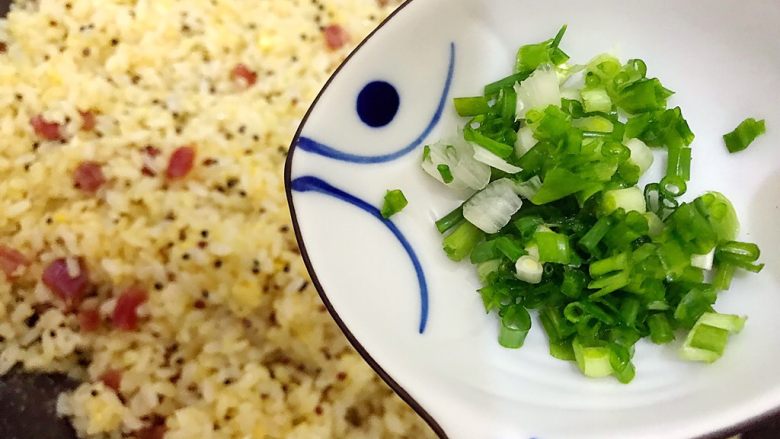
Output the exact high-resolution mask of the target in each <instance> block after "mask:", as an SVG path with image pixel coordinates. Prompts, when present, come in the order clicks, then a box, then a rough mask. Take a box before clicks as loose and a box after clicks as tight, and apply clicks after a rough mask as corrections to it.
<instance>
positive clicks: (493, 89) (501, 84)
mask: <svg viewBox="0 0 780 439" xmlns="http://www.w3.org/2000/svg"><path fill="white" fill-rule="evenodd" d="M531 73H533V70H529V71H527V72H519V73H514V74H511V75H509V76H507V77H505V78H502V79H499V80H498V81H496V82H491V83H490V84H488V85H486V86H485V96H491V95H495V94H498V92H500V91H501V89H504V88H507V87H513V86H514V85H515V84H517V83H518V82H523V81H525V80H526V79H527V78H528V77H529V76H531Z"/></svg>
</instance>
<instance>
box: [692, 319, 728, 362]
mask: <svg viewBox="0 0 780 439" xmlns="http://www.w3.org/2000/svg"><path fill="white" fill-rule="evenodd" d="M691 332H693V337H691V341H690V343H689V345H690V346H691V347H694V348H697V349H704V350H707V351H712V352H715V353H716V354H718V355H723V350H724V349H725V348H726V342H728V339H729V331H726V330H725V329H721V328H716V327H714V326H710V325H706V324H700V325H697V326H696V328H695V329H694V330H693V331H691Z"/></svg>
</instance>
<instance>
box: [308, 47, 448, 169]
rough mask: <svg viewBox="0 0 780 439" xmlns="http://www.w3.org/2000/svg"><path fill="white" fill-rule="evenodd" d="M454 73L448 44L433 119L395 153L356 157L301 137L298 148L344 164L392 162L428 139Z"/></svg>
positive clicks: (439, 113)
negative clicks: (445, 68) (444, 76)
mask: <svg viewBox="0 0 780 439" xmlns="http://www.w3.org/2000/svg"><path fill="white" fill-rule="evenodd" d="M454 72H455V43H454V42H451V43H450V64H449V67H447V79H446V80H445V81H444V90H442V92H441V97H440V98H439V105H438V106H437V107H436V111H435V112H434V113H433V117H432V118H431V121H430V122H429V123H428V126H426V127H425V129H424V130H423V131H422V133H420V135H419V136H417V138H416V139H414V140H413V141H412V143H410V144H408V145H406V146H405V147H403V148H401V149H399V150H398V151H396V152H392V153H389V154H383V155H358V154H352V153H348V152H344V151H341V150H338V149H336V148H333V147H331V146H328V145H325V144H324V143H320V142H317V141H316V140H313V139H310V138H308V137H304V136H301V137H299V138H298V144H297V146H298V148H300V149H302V150H304V151H307V152H310V153H312V154H319V155H321V156H323V157H328V158H331V159H334V160H341V161H344V162H352V163H361V164H367V163H385V162H389V161H393V160H395V159H397V158H399V157H402V156H404V155H406V154H408V153H409V152H411V151H412V150H414V149H415V148H417V147H418V146H420V144H422V142H423V141H424V140H425V138H426V137H428V134H430V133H431V130H433V127H435V126H436V124H438V123H439V119H441V115H442V113H443V112H444V105H445V104H446V102H447V96H448V95H449V93H450V85H452V76H453V73H454Z"/></svg>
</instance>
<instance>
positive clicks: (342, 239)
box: [287, 0, 780, 439]
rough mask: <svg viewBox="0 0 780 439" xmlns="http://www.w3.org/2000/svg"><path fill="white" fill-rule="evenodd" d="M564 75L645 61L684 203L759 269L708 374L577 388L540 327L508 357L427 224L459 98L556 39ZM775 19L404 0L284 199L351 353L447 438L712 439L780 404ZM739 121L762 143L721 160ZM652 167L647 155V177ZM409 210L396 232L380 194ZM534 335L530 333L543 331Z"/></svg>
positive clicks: (328, 106)
mask: <svg viewBox="0 0 780 439" xmlns="http://www.w3.org/2000/svg"><path fill="white" fill-rule="evenodd" d="M564 23H567V24H568V25H569V32H568V34H567V35H566V38H565V39H564V43H563V47H564V49H565V50H566V51H567V52H568V53H569V54H570V55H571V56H572V59H573V61H575V62H586V61H588V60H589V59H590V58H591V57H592V56H594V55H596V54H598V53H601V52H605V51H609V52H612V53H614V54H615V55H617V56H618V57H620V58H622V59H624V60H625V59H628V58H632V57H639V58H643V59H644V60H645V61H646V62H647V64H648V66H649V75H651V76H659V77H660V78H661V80H662V81H663V82H664V85H666V86H667V87H668V88H671V89H672V90H675V91H677V94H676V95H675V96H674V97H673V98H672V100H671V104H672V105H680V106H681V107H682V109H683V112H684V114H685V116H686V118H687V119H688V121H689V123H690V125H691V127H692V129H693V130H694V132H695V133H696V136H697V137H696V140H695V142H694V144H693V148H694V149H693V151H694V153H693V154H694V160H693V169H692V174H693V176H692V182H691V183H690V185H689V189H688V193H689V194H690V195H697V194H700V193H702V192H703V191H705V190H717V191H720V192H723V193H724V194H726V195H727V196H728V197H729V198H730V199H731V200H732V201H733V203H734V206H735V207H736V209H737V212H738V213H739V214H740V217H741V220H742V224H743V230H742V233H741V236H740V238H742V239H745V240H751V241H755V242H757V243H758V244H759V245H760V246H761V248H762V249H763V250H764V254H763V257H762V259H763V262H765V263H766V264H767V266H766V269H765V270H764V271H763V272H762V273H761V274H760V275H758V276H739V277H738V278H736V279H735V281H734V283H733V285H732V288H731V290H730V291H729V292H727V293H724V294H722V295H721V298H720V299H719V301H718V303H717V305H716V309H717V310H719V311H722V312H729V313H738V314H747V315H748V316H749V317H750V318H749V320H748V323H747V326H746V328H745V330H744V331H743V332H742V333H741V334H739V335H737V336H735V337H732V341H731V342H730V344H729V347H728V349H727V352H726V354H725V356H724V357H723V358H722V359H721V360H720V361H718V362H717V363H715V364H714V365H711V366H704V365H701V364H691V363H687V362H684V361H682V360H679V359H678V358H677V355H676V347H677V345H672V346H655V345H652V344H650V343H649V342H644V341H643V342H640V343H639V344H638V345H637V349H636V356H635V364H636V367H637V376H636V379H635V380H634V381H633V382H632V383H631V384H629V385H621V384H619V383H617V381H615V380H613V379H603V380H589V379H586V378H584V377H583V376H581V375H580V374H579V372H578V371H577V370H576V367H575V366H574V365H573V364H570V363H567V362H562V361H559V360H556V359H554V358H552V357H550V356H549V354H548V352H547V342H546V340H545V336H544V334H543V333H542V331H541V329H540V327H539V325H538V324H536V325H535V327H534V328H533V329H532V331H531V334H530V335H529V337H528V340H527V342H526V345H525V347H524V348H522V349H520V350H506V349H503V348H501V347H499V345H498V344H497V342H496V337H497V322H496V319H495V317H494V316H492V315H490V316H488V315H485V313H484V312H483V308H482V304H481V301H480V298H479V296H478V295H477V294H476V292H475V290H476V289H477V288H478V280H477V277H476V274H475V271H474V269H473V268H472V267H471V266H470V265H469V264H468V263H462V264H457V263H453V262H451V261H449V260H448V259H447V258H446V256H445V255H444V253H443V252H442V250H441V236H440V235H439V234H438V232H437V231H436V229H435V228H434V226H433V221H434V220H435V219H436V218H438V217H440V216H442V215H444V214H445V213H447V212H448V211H449V210H451V209H452V208H454V207H456V206H457V205H458V203H459V201H460V200H459V199H458V198H457V197H456V196H455V195H453V194H452V193H450V192H448V191H447V190H446V189H445V188H444V187H442V186H441V185H440V184H439V183H437V182H436V181H434V180H433V179H432V178H430V177H429V176H427V175H426V174H425V173H424V172H423V171H422V170H421V169H420V167H419V162H420V158H421V154H422V146H423V145H424V144H425V143H429V142H433V141H436V140H438V139H439V138H440V137H444V136H449V135H451V134H452V133H454V132H455V130H456V129H457V127H458V124H459V123H462V121H460V120H459V119H458V118H457V117H456V115H455V113H454V110H453V109H452V106H451V98H452V97H455V96H468V95H475V94H479V93H480V90H481V87H482V86H483V85H484V84H485V83H487V82H490V81H492V80H495V79H497V78H500V77H502V76H505V75H507V74H509V73H511V66H512V60H513V56H514V52H515V50H516V48H517V47H518V46H519V45H521V44H527V43H532V42H538V41H541V40H544V39H547V38H549V37H551V36H552V35H553V34H554V33H555V32H556V31H557V29H558V28H559V27H560V26H561V25H562V24H564ZM777 23H780V3H777V2H776V1H774V0H751V1H743V2H733V1H729V0H720V1H712V0H691V1H685V2H677V1H653V2H626V1H620V0H595V1H590V2H573V1H564V0H553V1H543V2H541V1H533V2H532V1H525V0H414V1H412V2H409V3H407V4H406V5H405V6H404V7H402V8H401V9H400V10H399V11H398V12H397V13H396V14H395V15H394V16H393V17H392V18H391V19H390V20H389V21H387V22H386V23H385V24H384V25H383V26H382V27H380V28H379V29H378V31H376V32H375V33H374V34H373V35H372V36H371V37H370V38H369V39H368V40H366V42H364V44H363V45H362V46H361V47H360V48H359V49H358V50H357V51H356V52H355V53H354V54H353V56H351V57H350V59H349V60H348V61H347V62H346V63H345V64H344V65H343V66H342V68H341V69H340V70H339V71H338V72H337V73H336V74H335V75H334V77H333V78H332V80H331V81H330V82H329V84H328V85H327V86H326V88H325V89H324V90H323V92H322V94H321V95H320V97H319V98H318V100H317V101H316V103H315V104H314V106H313V107H312V109H311V110H310V113H309V114H308V116H307V118H306V119H305V120H304V122H303V124H302V126H301V128H300V131H299V135H298V136H297V137H296V139H295V141H294V142H293V150H292V151H291V153H290V155H289V158H288V164H287V165H288V168H287V190H288V196H289V199H290V204H291V210H292V213H293V219H294V222H295V228H296V232H297V234H298V238H299V241H300V244H301V248H302V250H303V253H304V257H305V258H306V262H307V264H308V267H309V270H310V272H311V275H312V277H313V278H314V279H315V281H316V283H317V287H318V290H319V291H320V293H321V295H322V296H323V299H324V301H325V302H326V304H327V305H328V307H329V309H330V310H331V313H333V315H334V317H335V318H336V320H337V321H338V322H339V324H340V325H341V326H342V329H343V330H345V332H346V333H347V335H348V336H349V337H350V338H351V340H352V342H353V343H354V344H356V347H357V348H358V350H360V351H361V353H362V354H363V355H364V356H365V357H366V359H367V360H368V361H369V362H370V363H371V364H372V366H374V368H375V369H377V370H378V371H379V372H380V374H382V376H383V377H384V378H385V379H386V380H388V382H390V384H391V385H392V386H393V387H394V388H395V389H396V390H397V391H399V393H401V394H402V396H403V397H405V399H407V401H408V402H410V403H411V404H412V405H413V407H415V409H417V410H418V411H419V412H421V414H423V416H424V417H426V419H427V420H428V421H429V422H431V423H432V424H433V425H434V428H436V429H437V430H438V432H439V433H440V434H446V435H447V436H449V437H451V438H478V437H479V438H530V437H534V438H545V439H547V438H599V439H603V438H627V437H631V438H667V437H669V438H677V437H680V438H682V437H694V436H700V435H708V434H716V435H722V434H725V433H727V432H728V431H735V429H737V428H740V426H741V425H744V423H746V422H750V421H754V420H756V419H757V418H759V417H761V416H764V415H767V414H768V413H770V412H772V411H775V410H776V409H777V408H778V407H780V375H779V374H778V373H777V367H776V365H777V364H780V318H778V315H779V313H780V291H779V290H780V288H778V287H779V286H780V260H779V259H780V258H779V257H778V252H777V248H778V247H780V230H778V225H777V223H778V214H780V210H778V206H780V190H779V189H780V147H778V145H780V134H778V133H780V128H777V129H776V128H775V127H780V106H779V105H778V100H777V94H778V93H777V86H778V80H779V79H780V27H779V26H778V25H777ZM748 116H753V117H758V118H765V119H766V120H767V125H768V127H769V128H768V129H769V131H768V133H767V135H766V136H764V137H762V138H761V139H760V140H759V141H758V142H757V143H756V144H755V145H754V146H752V147H751V148H750V149H748V150H747V151H744V152H742V153H739V154H734V155H729V154H728V153H727V152H726V150H725V147H724V146H723V143H722V140H721V137H720V136H721V135H722V134H723V133H725V132H728V131H731V130H732V129H733V128H734V127H735V126H736V125H737V124H738V123H739V122H740V121H741V120H742V119H744V118H745V117H748ZM664 160H665V159H664V158H663V157H662V156H660V155H659V156H658V157H657V158H656V164H655V168H657V169H656V171H658V170H659V169H660V168H661V167H663V166H664ZM396 188H398V189H402V190H403V191H404V193H405V194H406V196H407V198H408V199H409V206H408V207H407V208H406V209H405V210H404V211H403V212H401V213H400V214H398V215H396V216H394V217H393V218H392V221H384V220H382V219H381V218H380V217H379V215H378V211H377V210H376V209H377V208H378V207H381V205H382V200H383V197H384V194H385V191H386V190H388V189H396ZM535 323H536V322H535Z"/></svg>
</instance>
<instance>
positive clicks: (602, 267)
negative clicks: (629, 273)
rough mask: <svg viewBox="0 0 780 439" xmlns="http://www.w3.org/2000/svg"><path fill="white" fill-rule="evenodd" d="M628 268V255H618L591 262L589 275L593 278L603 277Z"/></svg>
mask: <svg viewBox="0 0 780 439" xmlns="http://www.w3.org/2000/svg"><path fill="white" fill-rule="evenodd" d="M628 267H629V254H628V253H626V252H624V253H619V254H617V255H614V256H610V257H608V258H606V259H601V260H598V261H592V262H591V263H590V268H589V270H590V275H591V276H593V277H598V276H603V275H605V274H608V273H612V272H614V271H622V270H625V269H627V268H628Z"/></svg>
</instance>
